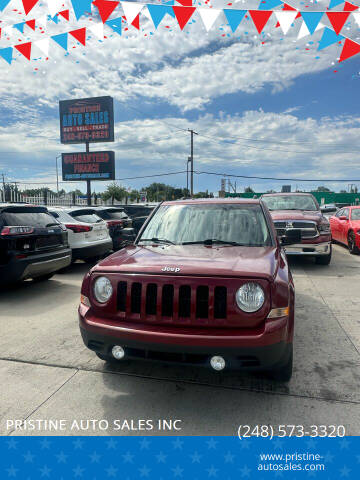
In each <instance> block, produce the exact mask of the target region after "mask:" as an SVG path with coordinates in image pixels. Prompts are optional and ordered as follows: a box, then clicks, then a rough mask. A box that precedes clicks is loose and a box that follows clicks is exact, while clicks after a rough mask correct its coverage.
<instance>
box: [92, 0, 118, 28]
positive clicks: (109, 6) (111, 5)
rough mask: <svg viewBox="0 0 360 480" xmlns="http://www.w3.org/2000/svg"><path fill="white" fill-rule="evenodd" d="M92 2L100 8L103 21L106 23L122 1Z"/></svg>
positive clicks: (100, 0)
mask: <svg viewBox="0 0 360 480" xmlns="http://www.w3.org/2000/svg"><path fill="white" fill-rule="evenodd" d="M92 3H93V5H95V7H96V8H97V9H98V10H99V15H100V17H101V20H102V22H103V23H105V22H106V20H107V19H108V18H109V17H110V15H111V14H112V12H113V11H114V10H115V8H116V7H117V6H118V5H119V3H120V2H113V1H110V0H95V2H92Z"/></svg>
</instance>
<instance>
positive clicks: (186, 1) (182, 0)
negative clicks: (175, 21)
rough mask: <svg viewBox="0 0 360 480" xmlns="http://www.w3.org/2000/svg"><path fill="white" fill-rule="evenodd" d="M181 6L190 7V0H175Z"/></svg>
mask: <svg viewBox="0 0 360 480" xmlns="http://www.w3.org/2000/svg"><path fill="white" fill-rule="evenodd" d="M176 1H177V2H178V3H180V4H181V5H182V6H183V7H192V0H176Z"/></svg>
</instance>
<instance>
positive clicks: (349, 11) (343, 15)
mask: <svg viewBox="0 0 360 480" xmlns="http://www.w3.org/2000/svg"><path fill="white" fill-rule="evenodd" d="M9 2H10V0H0V10H3V9H4V8H5V7H6V6H7V4H8V3H9ZM22 3H23V6H24V11H25V14H26V15H28V13H30V12H31V10H32V9H33V7H34V6H35V5H36V4H37V3H38V0H22ZM71 3H72V6H73V10H74V15H75V17H76V19H77V20H79V19H80V18H81V16H83V15H85V14H86V13H87V14H88V15H91V5H94V6H95V7H96V9H97V11H98V14H99V16H100V18H101V22H102V23H101V22H98V23H95V22H94V23H92V25H89V26H84V27H81V28H77V29H75V30H71V31H68V32H65V33H60V34H57V35H51V36H49V37H46V38H41V39H40V40H36V41H29V42H24V43H20V44H17V45H13V46H8V47H5V48H1V49H0V57H1V58H3V59H4V60H5V61H6V62H7V63H8V64H11V63H12V60H13V53H14V49H15V50H16V51H18V52H19V53H20V54H22V55H23V56H24V57H25V58H26V59H27V60H29V61H30V60H31V55H32V48H33V46H35V47H37V48H39V49H40V50H41V51H42V53H44V54H45V55H46V56H48V53H49V49H50V40H52V41H53V42H55V43H56V44H57V45H58V46H60V47H61V48H62V49H64V50H65V51H68V47H69V41H68V40H69V35H70V36H71V37H73V38H74V39H75V41H76V42H78V43H79V44H81V45H83V46H86V39H87V34H88V33H89V32H88V30H89V31H91V32H92V33H93V34H94V35H95V36H96V37H97V38H99V39H100V40H103V39H104V25H106V26H107V27H109V28H110V29H111V30H112V31H113V32H115V33H117V34H119V35H121V34H122V23H123V22H124V21H125V20H126V22H127V23H128V25H130V24H131V25H132V26H133V27H135V28H136V29H138V30H140V13H141V14H144V15H145V16H146V17H148V18H149V19H150V20H151V21H152V22H153V24H154V27H155V29H157V28H158V27H159V25H160V24H161V22H162V21H163V19H164V18H165V17H166V15H170V16H171V17H173V18H175V19H176V21H177V23H178V25H179V27H180V29H181V30H183V29H184V28H185V26H186V25H187V24H188V23H189V22H190V20H191V19H192V17H193V15H194V13H195V12H197V13H198V14H199V16H200V18H201V20H202V23H203V25H204V27H205V29H206V31H209V30H210V29H211V28H212V27H213V26H214V24H215V22H216V20H217V19H218V18H219V16H220V15H221V14H222V15H224V16H225V19H226V21H227V23H228V25H229V27H230V29H231V31H232V32H233V33H235V32H236V30H237V28H238V27H239V25H240V24H241V22H242V21H243V19H244V18H246V19H248V20H249V19H251V21H252V23H253V24H254V27H255V28H256V30H257V32H258V33H259V34H261V33H262V32H263V30H264V28H265V26H266V25H267V23H268V21H269V20H270V18H271V17H272V16H274V17H275V18H276V21H277V23H276V25H275V27H276V28H280V29H281V30H282V32H283V33H284V35H285V34H286V33H287V32H288V31H289V29H290V27H291V26H294V22H295V20H296V19H298V18H301V19H302V23H301V26H300V29H299V32H298V37H297V38H298V39H301V38H303V37H305V36H307V35H313V34H314V33H315V32H316V31H318V30H320V29H324V31H323V34H322V37H321V39H320V42H319V46H318V50H322V49H324V48H326V47H328V46H330V45H333V44H336V43H338V44H342V41H344V43H343V46H342V51H341V54H340V58H339V62H342V61H344V60H346V59H348V58H350V57H353V56H354V55H356V54H358V53H360V43H357V42H355V41H354V40H352V39H350V38H348V37H346V36H345V35H344V34H343V33H341V32H342V29H343V27H344V25H346V24H347V22H348V21H349V19H350V18H353V19H354V20H355V22H356V24H357V25H358V26H360V8H359V6H357V5H354V4H353V3H350V2H347V1H346V2H345V4H344V8H343V10H342V11H328V10H327V11H312V12H309V11H299V10H298V9H296V8H294V7H293V6H291V5H290V4H288V3H284V2H282V1H281V0H263V1H261V3H260V5H259V8H258V9H257V10H255V9H251V10H243V9H242V10H238V9H232V8H225V9H217V8H212V7H210V8H204V7H196V6H193V5H192V0H179V1H178V2H177V3H179V5H175V2H174V1H173V0H171V1H168V2H166V3H163V4H145V3H139V2H129V1H115V0H94V1H92V0H71ZM340 3H343V2H342V1H341V2H340V1H339V0H330V4H329V8H333V7H334V6H337V5H339V4H340ZM50 4H51V8H52V10H51V12H50V14H49V15H47V16H45V17H41V19H32V20H26V21H24V22H20V23H16V24H13V25H7V26H6V27H1V29H2V30H3V31H4V32H6V33H7V34H9V30H10V28H16V30H17V31H20V32H21V33H23V34H24V28H25V26H27V27H29V28H30V29H31V30H33V31H35V29H36V28H37V27H39V29H40V31H41V33H44V26H45V23H46V21H53V22H55V23H56V24H57V23H58V19H59V16H61V17H63V18H64V19H65V20H67V21H69V18H70V12H69V9H67V10H59V8H61V7H62V6H63V0H48V5H49V7H50ZM119 6H121V7H122V10H123V13H124V15H122V16H119V17H116V18H112V19H109V18H110V17H111V16H112V14H113V13H114V11H115V10H116V8H117V7H119ZM278 6H281V7H282V9H281V10H273V8H276V7H278ZM324 17H325V18H326V19H327V20H328V22H329V26H326V25H325V24H323V23H322V22H321V20H323V19H324ZM1 29H0V38H1Z"/></svg>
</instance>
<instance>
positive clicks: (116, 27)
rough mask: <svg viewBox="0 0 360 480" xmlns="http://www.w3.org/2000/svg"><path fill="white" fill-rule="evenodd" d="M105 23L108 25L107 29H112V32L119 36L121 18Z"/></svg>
mask: <svg viewBox="0 0 360 480" xmlns="http://www.w3.org/2000/svg"><path fill="white" fill-rule="evenodd" d="M105 23H106V25H109V27H110V28H112V29H113V30H114V32H116V33H118V34H119V35H121V23H122V17H118V18H113V19H112V20H108V21H107V22H105Z"/></svg>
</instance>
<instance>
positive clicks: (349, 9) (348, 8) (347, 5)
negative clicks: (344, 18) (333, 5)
mask: <svg viewBox="0 0 360 480" xmlns="http://www.w3.org/2000/svg"><path fill="white" fill-rule="evenodd" d="M358 8H359V7H358V6H357V5H354V4H353V3H350V2H345V5H344V12H353V11H354V10H357V9H358Z"/></svg>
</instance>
